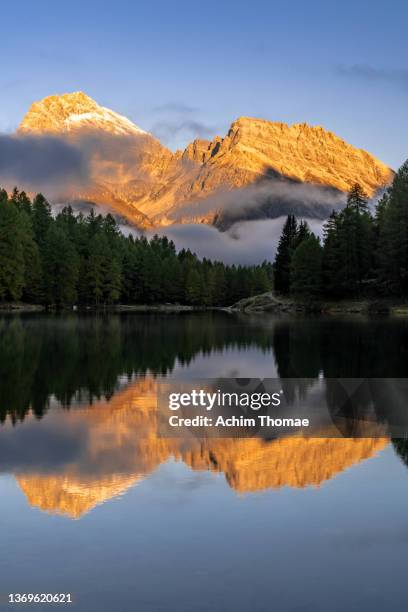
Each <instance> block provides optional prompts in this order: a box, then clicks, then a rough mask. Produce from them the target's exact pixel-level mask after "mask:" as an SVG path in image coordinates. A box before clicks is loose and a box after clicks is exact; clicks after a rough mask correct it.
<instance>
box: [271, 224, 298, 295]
mask: <svg viewBox="0 0 408 612" xmlns="http://www.w3.org/2000/svg"><path fill="white" fill-rule="evenodd" d="M297 237H298V227H297V220H296V217H295V215H288V217H287V219H286V222H285V225H284V226H283V230H282V235H281V237H280V239H279V244H278V249H277V251H276V258H275V263H274V287H275V289H276V291H278V292H279V293H289V289H290V263H291V259H292V254H293V251H294V249H295V248H296V246H297V245H298V240H297Z"/></svg>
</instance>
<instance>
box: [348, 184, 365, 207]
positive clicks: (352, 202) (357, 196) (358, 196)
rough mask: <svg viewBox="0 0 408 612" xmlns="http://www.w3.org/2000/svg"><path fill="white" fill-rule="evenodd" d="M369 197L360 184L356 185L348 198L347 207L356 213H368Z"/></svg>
mask: <svg viewBox="0 0 408 612" xmlns="http://www.w3.org/2000/svg"><path fill="white" fill-rule="evenodd" d="M367 201H368V196H367V194H366V193H365V192H364V189H363V188H362V187H361V185H360V184H359V183H354V185H353V186H352V187H351V189H350V191H349V193H348V196H347V206H348V207H349V208H351V209H352V210H354V211H355V212H356V213H363V212H367V210H368V206H367Z"/></svg>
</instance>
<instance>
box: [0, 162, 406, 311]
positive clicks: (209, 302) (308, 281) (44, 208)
mask: <svg viewBox="0 0 408 612" xmlns="http://www.w3.org/2000/svg"><path fill="white" fill-rule="evenodd" d="M323 230H324V231H323V236H324V237H323V241H322V242H321V241H320V239H319V238H318V237H317V236H315V234H313V232H311V230H310V228H309V226H308V224H307V222H305V221H300V222H299V221H298V220H297V219H296V217H295V216H294V215H289V216H288V217H287V219H286V222H285V225H284V227H283V230H282V234H281V237H280V240H279V244H278V248H277V253H276V257H275V262H274V264H273V266H272V265H271V264H269V263H267V262H264V263H263V264H261V265H258V266H235V265H232V266H227V265H225V264H223V263H221V262H214V261H210V260H208V259H203V260H201V259H199V258H198V257H197V256H196V255H195V254H193V253H192V252H191V251H189V250H184V249H183V250H181V251H179V252H177V251H176V249H175V246H174V244H173V242H171V241H169V240H168V239H167V238H166V237H158V236H154V237H153V238H151V239H150V240H148V239H147V238H146V237H144V236H141V237H137V238H135V237H134V236H133V235H129V236H124V235H123V234H122V233H121V231H120V230H119V226H118V224H117V222H116V221H115V219H114V217H113V216H112V215H110V214H108V215H106V216H102V215H100V214H98V215H97V214H95V212H94V211H93V210H91V212H90V213H89V214H88V215H87V216H84V215H83V214H81V213H80V214H78V215H75V214H74V212H73V210H72V208H71V207H70V206H68V207H66V208H64V209H63V210H62V212H60V213H59V214H58V215H57V216H55V217H54V216H53V215H52V214H51V206H50V204H49V203H48V202H47V200H46V199H45V198H44V196H42V195H41V194H38V195H37V196H35V198H34V199H33V201H31V200H30V198H29V197H28V196H27V195H26V194H25V193H24V192H23V191H21V192H20V191H18V190H17V189H14V191H13V193H12V194H11V195H10V196H9V195H8V194H7V192H6V191H5V190H1V191H0V301H3V302H10V301H17V300H21V301H23V302H27V303H31V304H43V305H45V306H47V307H56V308H63V307H71V306H72V305H74V304H75V305H78V306H79V307H87V306H91V307H100V306H105V305H111V304H116V303H121V304H163V303H170V304H186V305H192V306H227V305H231V304H233V303H234V302H236V301H238V300H240V299H241V298H244V297H250V296H253V295H256V294H259V293H263V292H265V291H269V290H270V289H271V287H272V285H273V287H274V290H275V291H276V292H277V293H281V294H284V295H294V296H300V297H301V298H314V299H319V298H330V299H342V298H359V297H368V298H376V297H387V296H390V297H398V298H404V297H406V296H407V295H408V162H406V163H405V164H404V165H403V166H402V167H401V168H400V169H399V171H398V172H397V173H396V175H395V178H394V181H393V184H392V185H391V186H390V187H389V188H388V189H387V190H386V192H385V193H384V194H383V196H382V197H381V199H380V200H379V202H378V203H377V206H376V208H375V210H374V211H370V210H369V207H368V198H367V196H366V194H365V193H364V192H363V190H362V188H361V187H360V186H359V185H358V184H356V185H354V186H353V187H352V189H351V190H350V192H349V194H348V198H347V204H346V206H345V208H344V209H343V210H341V211H340V212H334V211H333V213H332V214H331V216H330V218H329V219H328V220H327V222H326V223H325V225H324V228H323Z"/></svg>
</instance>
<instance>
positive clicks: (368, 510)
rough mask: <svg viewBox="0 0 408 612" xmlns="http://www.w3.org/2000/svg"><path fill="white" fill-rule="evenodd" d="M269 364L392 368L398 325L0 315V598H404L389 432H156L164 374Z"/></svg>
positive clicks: (335, 373)
mask: <svg viewBox="0 0 408 612" xmlns="http://www.w3.org/2000/svg"><path fill="white" fill-rule="evenodd" d="M277 376H278V377H282V378H288V377H305V378H310V379H316V380H321V379H322V378H323V379H324V380H326V379H329V378H330V377H349V378H350V377H352V378H363V377H372V378H382V377H407V376H408V321H406V320H404V319H400V320H398V319H391V318H390V319H387V318H383V319H364V318H361V317H356V318H344V319H333V318H328V319H324V318H308V319H304V318H284V317H281V318H276V317H275V318H274V317H271V316H267V315H258V316H255V317H250V316H241V315H230V314H227V313H222V312H220V313H206V314H200V313H195V314H191V313H183V314H178V315H157V314H152V315H141V314H123V315H115V314H112V315H107V316H95V315H83V316H77V315H61V316H58V315H46V314H32V315H21V316H19V315H13V316H1V317H0V508H1V511H0V543H1V544H0V545H1V554H0V610H1V608H3V609H4V610H8V609H18V608H19V607H20V608H21V607H22V606H21V605H20V606H18V605H14V606H12V605H9V604H7V594H8V593H72V597H73V599H74V603H73V604H72V605H71V609H74V610H78V611H84V612H93V611H98V612H101V611H108V612H110V611H116V610H120V611H121V612H127V611H129V612H130V611H133V610H137V611H142V612H150V611H156V610H157V611H173V610H175V611H176V610H177V611H180V612H184V611H186V612H194V611H200V612H201V611H209V610H211V611H216V612H218V611H219V610H220V611H221V610H222V611H223V610H234V611H243V612H244V611H245V612H247V611H248V610H251V611H258V610H259V611H265V612H266V611H270V610H277V611H278V612H286V611H302V612H303V611H307V610H310V611H313V612H316V611H322V612H323V611H324V612H327V611H330V612H331V611H339V612H340V611H344V610H351V611H354V610H355V611H359V612H362V611H363V612H364V611H366V610H367V611H370V612H372V611H377V610H379V611H380V610H381V611H383V610H384V611H387V612H393V611H402V610H405V609H406V588H405V585H406V567H405V565H406V563H405V562H406V557H407V552H408V468H407V462H408V451H407V445H406V443H404V442H398V441H395V440H394V441H390V440H389V439H388V438H387V437H380V438H375V439H374V438H373V439H372V438H361V439H348V438H337V439H335V438H312V439H301V438H294V437H292V438H290V437H289V438H282V439H279V440H262V439H241V440H240V439H226V438H224V439H212V440H211V439H207V440H201V441H200V440H192V441H191V440H189V441H186V440H183V439H177V438H174V439H164V438H158V436H157V435H156V390H157V383H158V381H160V380H163V379H164V378H167V379H170V380H177V381H183V380H189V379H191V380H193V379H200V378H214V377H238V378H239V377H244V378H246V377H260V378H264V377H277ZM50 607H53V606H50V605H43V606H41V605H37V606H35V607H34V609H38V610H39V609H41V610H42V609H49V608H50ZM56 607H58V606H56ZM59 607H60V608H63V606H62V605H60V606H59Z"/></svg>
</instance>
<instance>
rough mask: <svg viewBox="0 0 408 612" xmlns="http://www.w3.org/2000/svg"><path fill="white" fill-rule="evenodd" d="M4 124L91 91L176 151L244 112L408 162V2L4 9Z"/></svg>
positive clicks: (0, 77)
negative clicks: (320, 130) (34, 105)
mask: <svg viewBox="0 0 408 612" xmlns="http://www.w3.org/2000/svg"><path fill="white" fill-rule="evenodd" d="M1 23H2V45H1V53H0V130H1V131H12V130H14V129H15V127H16V126H17V125H18V123H19V121H20V120H21V118H22V116H23V115H24V113H25V112H26V110H27V109H28V107H29V105H30V104H31V102H33V101H34V100H38V99H41V98H42V97H44V96H46V95H50V94H54V93H64V92H68V91H75V90H82V91H85V92H86V93H88V94H89V95H90V96H92V97H93V98H95V99H96V100H97V102H99V103H100V104H103V105H105V106H109V107H110V108H112V109H113V110H116V111H118V112H121V113H123V114H125V115H127V116H128V117H129V118H131V119H132V120H133V121H134V122H135V123H137V124H138V125H140V126H141V127H143V128H145V129H149V130H151V131H153V132H154V133H156V134H157V135H158V136H160V137H161V138H162V140H164V141H166V142H167V144H168V145H169V146H171V147H172V148H175V147H180V146H183V145H185V144H186V142H188V141H190V140H192V138H194V137H196V136H202V137H208V136H211V135H213V134H216V133H220V134H223V133H225V131H226V130H227V129H228V126H229V124H230V123H231V121H233V120H234V119H235V118H237V117H238V116H241V115H246V116H256V117H262V118H265V119H269V120H275V121H286V122H289V123H297V122H303V121H306V122H308V123H311V124H313V125H322V126H323V127H325V128H327V129H330V130H332V131H334V132H336V133H337V134H338V135H339V136H341V137H343V138H344V139H345V140H347V141H349V142H351V143H352V144H354V145H356V146H359V147H362V148H365V149H367V150H368V151H370V152H372V153H374V154H375V155H377V156H378V157H379V158H381V159H382V160H383V161H384V162H386V163H388V164H390V165H391V166H393V167H394V168H395V167H398V165H400V164H401V163H402V162H403V161H404V160H405V158H407V157H408V121H407V102H408V37H407V35H406V31H407V23H408V4H407V3H406V2H403V1H399V0H395V1H391V2H389V3H388V5H387V4H386V3H384V2H380V1H377V0H372V1H371V2H366V1H362V0H354V1H349V0H343V1H342V2H339V1H331V0H326V1H324V2H323V1H322V2H321V1H313V0H309V1H307V2H306V1H300V0H292V1H291V2H288V1H281V2H280V1H273V0H270V1H268V2H262V1H259V0H252V1H251V2H249V1H248V2H241V1H239V0H235V1H234V2H230V1H229V0H227V1H222V0H218V2H214V1H212V0H207V1H206V2H200V3H199V2H191V1H189V2H184V1H177V0H175V1H173V2H168V1H163V2H162V1H158V2H152V1H150V2H137V1H133V2H131V1H123V0H116V1H115V2H101V0H99V1H98V2H94V1H86V0H83V1H82V2H78V1H77V0H70V2H69V3H66V2H55V0H54V1H53V2H49V1H48V0H47V1H41V0H36V1H35V2H31V1H20V2H10V1H7V0H5V1H4V2H2V8H1Z"/></svg>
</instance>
